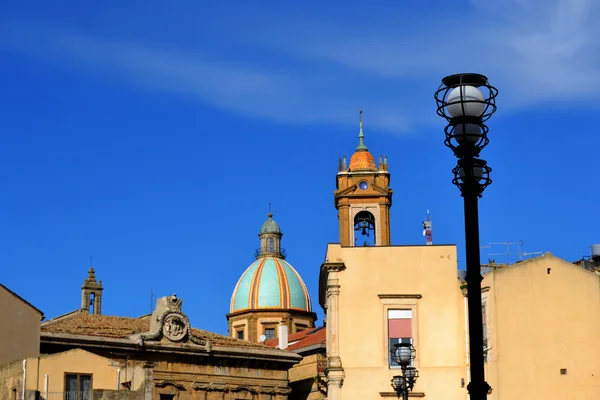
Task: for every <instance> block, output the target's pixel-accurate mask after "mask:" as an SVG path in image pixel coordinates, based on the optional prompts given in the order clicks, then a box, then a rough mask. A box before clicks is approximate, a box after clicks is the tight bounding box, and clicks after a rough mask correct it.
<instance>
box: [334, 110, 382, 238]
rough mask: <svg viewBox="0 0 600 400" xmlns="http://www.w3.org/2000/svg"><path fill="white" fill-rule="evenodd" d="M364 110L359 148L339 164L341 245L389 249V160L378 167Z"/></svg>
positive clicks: (337, 202)
mask: <svg viewBox="0 0 600 400" xmlns="http://www.w3.org/2000/svg"><path fill="white" fill-rule="evenodd" d="M364 138H365V135H364V133H363V121H362V110H361V111H360V125H359V133H358V146H357V147H356V151H355V152H354V154H353V155H352V157H351V158H350V164H349V165H347V164H346V158H345V157H344V158H343V159H340V160H339V162H338V174H337V179H336V183H337V188H336V189H337V190H336V191H335V194H334V198H335V207H336V208H337V210H338V219H339V227H340V244H341V245H342V246H387V245H389V244H390V207H391V206H392V193H393V191H392V189H390V188H389V184H390V174H389V172H388V168H387V157H384V158H382V157H381V156H379V165H378V166H377V165H375V159H374V158H373V155H372V154H371V153H370V152H369V149H368V148H367V146H366V145H365V140H364Z"/></svg>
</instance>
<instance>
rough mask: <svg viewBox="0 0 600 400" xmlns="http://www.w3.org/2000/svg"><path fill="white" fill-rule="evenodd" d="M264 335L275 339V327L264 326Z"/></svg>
mask: <svg viewBox="0 0 600 400" xmlns="http://www.w3.org/2000/svg"><path fill="white" fill-rule="evenodd" d="M265 336H266V337H267V339H275V328H266V329H265Z"/></svg>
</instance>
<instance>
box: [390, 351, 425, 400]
mask: <svg viewBox="0 0 600 400" xmlns="http://www.w3.org/2000/svg"><path fill="white" fill-rule="evenodd" d="M415 355H416V350H415V348H414V347H413V346H412V345H411V344H410V343H398V344H395V345H394V349H393V350H392V351H391V356H392V359H393V360H394V361H396V363H398V365H400V370H401V371H402V375H395V376H394V377H393V378H392V388H394V391H395V392H396V394H397V395H398V398H400V396H402V399H403V400H407V399H408V393H410V392H411V391H412V390H413V387H414V386H415V382H417V378H418V377H419V371H418V370H417V369H416V368H415V367H413V366H412V365H411V364H412V362H413V360H414V359H415Z"/></svg>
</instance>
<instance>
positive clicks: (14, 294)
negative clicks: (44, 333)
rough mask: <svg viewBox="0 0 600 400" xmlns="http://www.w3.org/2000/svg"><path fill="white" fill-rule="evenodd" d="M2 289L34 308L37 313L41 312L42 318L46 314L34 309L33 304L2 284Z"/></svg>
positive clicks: (0, 285)
mask: <svg viewBox="0 0 600 400" xmlns="http://www.w3.org/2000/svg"><path fill="white" fill-rule="evenodd" d="M0 287H2V288H4V290H6V291H7V292H8V293H10V294H12V295H13V296H14V297H16V298H17V299H19V300H21V301H22V302H23V303H25V304H27V305H28V306H29V307H31V308H33V309H34V310H35V311H37V312H39V313H40V315H41V317H42V318H43V317H44V313H43V312H41V311H40V310H39V309H37V308H36V307H34V306H33V304H31V303H30V302H28V301H27V300H25V299H24V298H22V297H21V296H19V295H18V294H16V293H15V292H13V291H12V290H10V289H9V288H7V287H6V286H4V285H3V284H1V283H0Z"/></svg>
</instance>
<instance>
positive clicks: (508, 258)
mask: <svg viewBox="0 0 600 400" xmlns="http://www.w3.org/2000/svg"><path fill="white" fill-rule="evenodd" d="M494 245H502V246H506V252H505V253H489V254H488V255H490V256H506V265H510V264H511V258H512V257H511V256H516V258H517V260H516V261H515V262H521V261H523V260H524V257H528V256H534V257H535V256H537V255H540V254H544V253H543V252H541V251H534V252H525V251H523V241H522V240H519V241H518V242H490V243H488V246H481V248H482V249H483V248H491V247H494ZM511 246H517V252H514V251H511V249H513V248H514V247H511Z"/></svg>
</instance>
